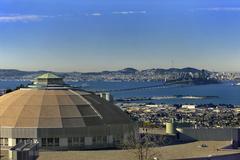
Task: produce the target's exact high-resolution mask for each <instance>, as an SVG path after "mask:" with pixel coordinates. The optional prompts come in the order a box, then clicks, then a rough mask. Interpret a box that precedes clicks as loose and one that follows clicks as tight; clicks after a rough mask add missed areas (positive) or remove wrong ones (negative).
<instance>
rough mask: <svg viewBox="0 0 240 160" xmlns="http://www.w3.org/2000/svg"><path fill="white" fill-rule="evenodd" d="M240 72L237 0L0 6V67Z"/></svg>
mask: <svg viewBox="0 0 240 160" xmlns="http://www.w3.org/2000/svg"><path fill="white" fill-rule="evenodd" d="M186 66H192V67H197V68H206V69H209V70H214V71H240V1H239V0H0V68H16V69H21V70H53V71H83V72H85V71H100V70H117V69H121V68H124V67H135V68H137V69H145V68H153V67H154V68H169V67H186Z"/></svg>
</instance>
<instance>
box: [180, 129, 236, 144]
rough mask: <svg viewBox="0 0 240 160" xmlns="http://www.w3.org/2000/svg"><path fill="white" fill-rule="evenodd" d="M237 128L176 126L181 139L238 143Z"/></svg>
mask: <svg viewBox="0 0 240 160" xmlns="http://www.w3.org/2000/svg"><path fill="white" fill-rule="evenodd" d="M239 130H240V129H238V128H177V131H178V132H179V140H181V141H194V140H200V141H231V140H233V141H236V142H238V143H239V140H240V139H239V136H240V135H239V133H240V131H239Z"/></svg>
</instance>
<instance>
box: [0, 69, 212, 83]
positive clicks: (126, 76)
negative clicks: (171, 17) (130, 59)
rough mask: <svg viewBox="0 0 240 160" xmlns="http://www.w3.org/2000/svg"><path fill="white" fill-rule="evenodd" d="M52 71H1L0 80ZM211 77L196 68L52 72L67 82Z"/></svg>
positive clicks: (23, 78)
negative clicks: (189, 76)
mask: <svg viewBox="0 0 240 160" xmlns="http://www.w3.org/2000/svg"><path fill="white" fill-rule="evenodd" d="M47 72H51V71H21V70H17V69H0V79H18V80H31V79H33V78H35V77H36V76H38V75H40V74H43V73H47ZM203 72H204V74H205V75H210V74H211V72H210V71H207V70H199V69H196V68H191V67H186V68H169V69H162V68H152V69H145V70H137V69H135V68H124V69H121V70H116V71H102V72H86V73H83V72H52V73H55V74H57V75H59V76H63V77H65V79H67V80H163V79H165V78H168V79H174V78H175V79H179V77H182V76H185V77H186V76H188V75H189V74H191V76H196V75H198V76H201V75H203Z"/></svg>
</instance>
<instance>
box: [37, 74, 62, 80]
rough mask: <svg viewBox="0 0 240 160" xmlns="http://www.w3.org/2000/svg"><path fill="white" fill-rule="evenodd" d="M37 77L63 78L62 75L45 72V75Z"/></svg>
mask: <svg viewBox="0 0 240 160" xmlns="http://www.w3.org/2000/svg"><path fill="white" fill-rule="evenodd" d="M37 79H61V77H58V76H57V75H55V74H53V73H45V74H43V75H40V76H38V77H37Z"/></svg>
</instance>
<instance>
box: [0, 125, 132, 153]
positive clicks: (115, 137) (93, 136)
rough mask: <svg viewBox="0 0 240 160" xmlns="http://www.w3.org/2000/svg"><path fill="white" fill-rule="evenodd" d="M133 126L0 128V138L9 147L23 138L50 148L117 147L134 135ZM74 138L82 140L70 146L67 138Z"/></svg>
mask: <svg viewBox="0 0 240 160" xmlns="http://www.w3.org/2000/svg"><path fill="white" fill-rule="evenodd" d="M133 127H134V125H132V124H118V125H104V126H91V127H82V128H0V132H1V137H0V138H2V139H3V138H4V139H8V146H9V147H11V146H14V145H16V143H17V142H20V141H23V140H32V141H34V142H39V146H40V147H42V148H51V149H54V148H71V147H72V148H74V147H75V148H76V149H77V148H79V149H81V148H83V149H85V148H86V149H87V148H89V149H91V148H107V147H117V146H119V145H120V144H122V143H124V142H125V141H126V140H127V138H128V136H129V135H134V128H133ZM74 138H75V139H76V138H77V139H81V140H82V139H83V138H84V142H83V143H82V142H81V144H80V142H79V146H72V145H70V144H69V143H70V141H69V140H70V139H74ZM52 140H53V144H51V143H52ZM79 141H80V140H79ZM48 142H50V143H48Z"/></svg>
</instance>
